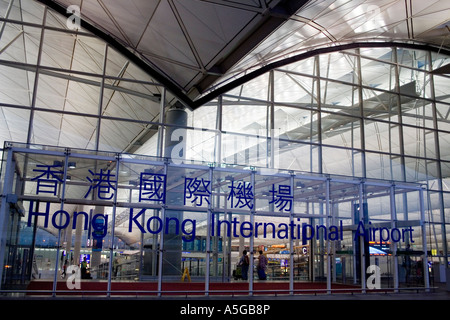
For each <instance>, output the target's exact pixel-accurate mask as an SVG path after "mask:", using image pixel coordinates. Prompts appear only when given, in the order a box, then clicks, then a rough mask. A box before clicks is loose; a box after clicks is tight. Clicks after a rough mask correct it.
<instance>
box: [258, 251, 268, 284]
mask: <svg viewBox="0 0 450 320" xmlns="http://www.w3.org/2000/svg"><path fill="white" fill-rule="evenodd" d="M266 267H267V258H266V256H265V255H264V254H263V252H262V250H259V261H258V266H257V270H258V278H259V280H266V279H267V275H266Z"/></svg>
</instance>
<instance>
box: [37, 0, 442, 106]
mask: <svg viewBox="0 0 450 320" xmlns="http://www.w3.org/2000/svg"><path fill="white" fill-rule="evenodd" d="M40 2H42V3H44V4H46V5H48V6H50V7H52V8H54V9H57V10H59V11H60V12H62V11H63V10H65V9H66V8H67V7H68V6H69V5H78V6H79V7H80V9H81V10H80V12H81V18H82V21H83V22H85V23H87V24H88V25H89V26H90V27H91V29H90V31H92V29H95V30H97V31H98V32H99V33H101V34H102V35H103V36H104V37H110V40H111V39H113V40H114V41H116V42H117V44H119V45H120V46H122V49H125V50H127V51H128V53H131V54H133V55H134V56H135V57H136V58H137V59H139V60H141V61H142V62H144V63H145V64H146V65H148V66H149V67H150V68H151V70H152V71H154V72H156V73H157V74H158V75H159V79H158V80H161V82H162V83H163V84H165V85H169V87H170V88H171V89H172V91H174V93H175V94H177V95H178V96H179V98H181V99H180V100H181V101H183V102H185V103H186V104H188V105H190V104H191V103H190V102H192V101H194V100H195V99H197V98H198V97H200V96H201V95H202V94H205V93H207V92H211V91H212V90H214V89H215V88H216V87H217V86H220V85H221V84H222V83H225V82H229V81H232V80H233V79H236V78H238V77H240V76H242V75H243V74H245V73H248V72H249V71H251V70H254V69H255V68H259V67H261V66H263V65H266V64H268V63H271V62H274V61H278V60H281V59H284V58H286V57H290V56H293V55H297V54H299V53H302V52H305V51H308V50H311V49H316V48H320V47H327V46H335V45H342V44H345V43H352V42H356V41H358V42H361V41H374V40H375V41H406V42H410V41H414V42H421V43H426V44H429V45H434V46H437V47H440V48H447V49H448V48H449V47H450V19H449V17H450V3H449V2H448V1H439V0H431V1H419V0H380V1H373V0H352V1H349V0H310V1H307V0H245V1H228V0H202V1H199V0H151V1H148V0H130V1H121V0H108V1H106V0H97V1H83V0H58V1H52V0H40ZM156 78H157V77H156Z"/></svg>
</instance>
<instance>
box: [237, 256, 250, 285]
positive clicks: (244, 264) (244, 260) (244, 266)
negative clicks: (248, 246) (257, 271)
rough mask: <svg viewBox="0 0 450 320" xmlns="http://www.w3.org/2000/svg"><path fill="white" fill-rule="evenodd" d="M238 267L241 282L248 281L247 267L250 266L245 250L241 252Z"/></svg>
mask: <svg viewBox="0 0 450 320" xmlns="http://www.w3.org/2000/svg"><path fill="white" fill-rule="evenodd" d="M239 265H240V266H241V268H242V269H241V270H242V280H248V266H249V265H250V261H249V259H248V256H247V250H244V251H243V252H242V256H241V259H240V260H239Z"/></svg>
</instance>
